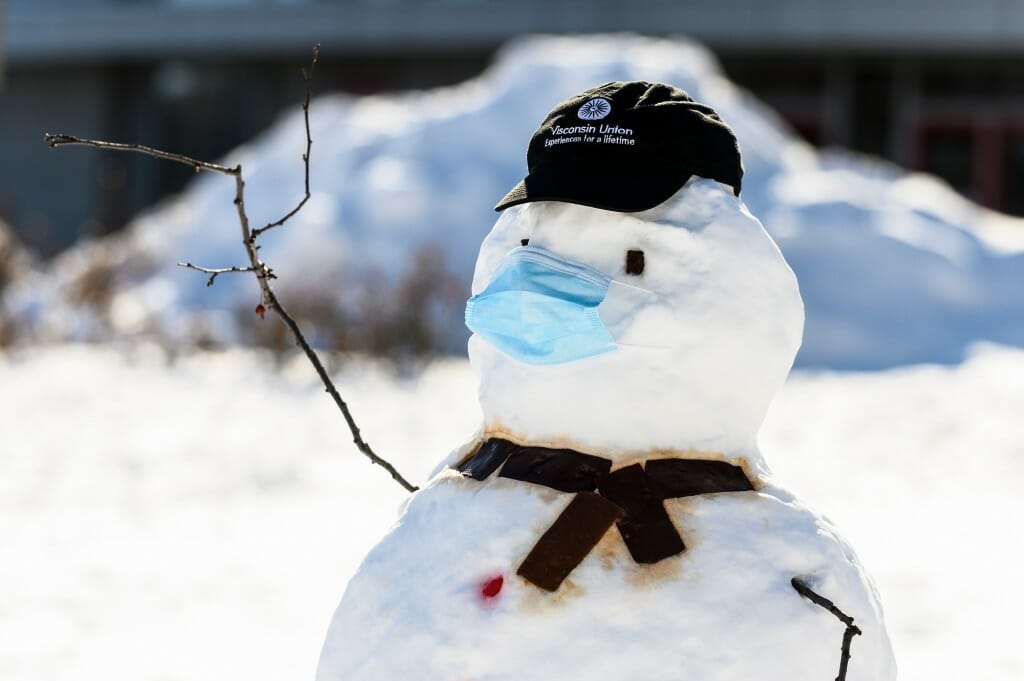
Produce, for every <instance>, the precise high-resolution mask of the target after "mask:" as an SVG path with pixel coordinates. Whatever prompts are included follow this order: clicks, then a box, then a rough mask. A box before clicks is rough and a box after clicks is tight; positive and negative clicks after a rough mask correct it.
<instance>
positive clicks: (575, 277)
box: [466, 246, 615, 364]
mask: <svg viewBox="0 0 1024 681" xmlns="http://www.w3.org/2000/svg"><path fill="white" fill-rule="evenodd" d="M610 284H611V277H609V276H608V275H607V274H604V273H603V272H601V271H599V270H596V269H594V268H592V267H589V266H587V265H584V264H582V263H578V262H575V261H572V260H569V259H567V258H563V257H561V256H559V255H556V254H554V253H552V252H551V251H547V250H545V249H542V248H537V247H535V246H524V247H522V248H517V249H515V250H514V251H512V252H511V253H510V254H509V255H508V256H507V258H506V262H505V265H504V267H503V268H502V269H501V270H500V272H499V273H498V275H497V276H496V277H495V278H494V281H492V282H491V283H490V285H489V286H488V287H487V288H486V289H485V290H483V291H482V292H480V293H479V294H477V295H475V296H473V297H472V298H470V300H469V302H468V303H467V305H466V326H468V327H469V328H470V330H472V331H473V332H474V333H475V334H477V335H478V336H480V337H481V338H483V339H484V340H486V341H488V342H489V343H491V344H492V345H494V346H495V347H496V348H498V349H499V350H501V351H502V352H504V353H505V354H507V355H510V356H511V357H513V358H514V359H517V360H519V361H521V362H524V363H527V364H561V363H564V362H571V361H574V360H578V359H583V358H585V357H591V356H593V355H599V354H602V353H605V352H610V351H612V350H614V349H615V342H614V340H613V339H612V336H611V334H610V333H609V332H608V330H607V329H606V328H605V326H604V322H602V321H601V317H600V316H599V315H598V313H597V307H598V305H600V304H601V301H603V300H604V298H605V295H606V294H607V292H608V286H609V285H610Z"/></svg>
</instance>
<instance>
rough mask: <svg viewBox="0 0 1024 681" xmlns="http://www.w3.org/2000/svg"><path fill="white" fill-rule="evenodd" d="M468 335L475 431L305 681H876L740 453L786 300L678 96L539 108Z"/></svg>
mask: <svg viewBox="0 0 1024 681" xmlns="http://www.w3.org/2000/svg"><path fill="white" fill-rule="evenodd" d="M527 161H528V166H529V175H528V176H527V177H526V178H525V179H524V180H523V182H521V183H520V184H519V185H517V186H516V187H515V188H513V190H512V191H511V192H509V194H508V195H507V196H506V197H505V198H504V199H503V200H502V202H501V203H499V204H498V207H497V208H498V210H500V211H501V215H500V217H499V218H498V220H497V223H496V224H495V225H494V228H493V229H492V230H491V232H490V234H489V235H488V236H487V237H486V239H485V240H484V243H483V245H482V246H481V249H480V256H479V259H478V261H477V265H476V271H475V274H474V279H473V290H472V293H473V295H472V298H471V299H470V300H469V303H468V305H467V309H466V322H467V325H468V326H469V328H470V329H471V330H472V331H473V336H472V337H471V339H470V342H469V354H470V360H471V363H472V365H473V367H474V369H475V371H476V373H477V375H478V377H479V385H480V392H479V396H480V403H481V405H482V408H483V413H484V423H483V426H482V428H481V430H480V432H479V433H478V435H477V436H476V437H474V438H473V439H472V441H471V442H469V443H468V444H467V445H465V446H464V447H462V448H460V449H458V450H456V451H455V452H454V453H453V454H452V455H451V456H450V457H449V458H448V460H447V461H446V462H445V463H444V465H443V466H442V467H441V468H440V470H439V471H438V472H437V473H436V474H435V475H434V477H433V478H432V479H431V480H430V482H429V483H428V484H427V485H425V486H424V488H423V489H421V490H420V491H418V492H417V493H415V494H414V495H413V496H412V497H410V498H409V500H408V501H407V502H406V503H405V505H404V508H403V509H402V511H401V513H400V517H399V519H398V521H397V522H396V524H395V525H394V526H393V527H392V528H391V530H390V532H389V533H388V534H387V535H386V536H385V537H384V538H383V539H382V540H381V541H380V543H379V544H377V546H376V547H375V548H374V549H373V550H371V551H370V553H369V555H368V556H367V557H366V559H365V560H364V561H363V563H362V565H361V567H360V568H359V570H358V571H357V573H356V574H355V576H353V577H352V579H351V581H350V582H349V584H348V588H347V589H346V591H345V594H344V596H343V598H342V600H341V603H340V605H339V606H338V609H337V611H336V613H335V615H334V618H333V620H332V622H331V625H330V629H329V631H328V634H327V639H326V642H325V644H324V648H323V652H322V655H321V658H320V664H319V669H318V677H317V678H318V679H319V681H394V680H399V679H410V680H411V679H416V680H418V681H513V680H514V681H533V680H563V679H574V678H582V679H590V680H604V679H608V680H616V681H627V680H633V679H637V680H639V679H643V680H653V681H684V680H685V681H738V680H741V679H742V680H748V679H758V681H827V680H829V679H840V680H841V681H868V680H871V681H882V680H889V679H894V678H895V663H894V661H893V655H892V650H891V647H890V644H889V640H888V636H887V634H886V631H885V626H884V623H883V618H882V611H881V607H880V605H879V600H878V596H877V594H876V592H875V590H874V588H873V586H872V585H871V582H870V580H869V578H868V577H867V575H866V574H865V572H864V570H863V568H862V567H861V565H860V563H859V562H858V560H857V557H856V555H855V554H854V552H853V550H852V549H851V548H850V547H849V545H848V544H847V543H846V542H845V541H844V540H843V539H842V538H841V537H840V535H839V534H838V532H837V531H836V529H835V528H834V527H833V526H832V524H831V523H829V521H828V520H826V519H825V518H823V517H822V516H820V515H817V514H816V513H814V512H813V511H811V510H810V509H808V508H807V507H806V506H805V505H803V504H802V503H801V502H800V500H799V499H797V498H796V497H795V496H794V495H793V494H792V493H790V492H789V491H787V490H786V489H785V488H783V487H782V486H781V485H780V484H779V483H778V482H776V481H775V480H774V479H773V478H772V476H771V473H770V471H769V469H768V468H767V466H766V465H765V462H764V460H763V458H762V456H761V453H760V451H759V449H758V446H757V432H758V429H759V427H760V424H761V421H762V419H763V418H764V415H765V412H766V410H767V408H768V404H769V402H770V400H771V399H772V397H773V395H774V394H775V393H776V392H777V391H778V389H779V388H780V387H781V385H782V383H783V382H784V380H785V378H786V375H787V373H788V371H789V369H790V366H791V365H792V362H793V358H794V355H795V354H796V351H797V348H798V347H799V345H800V338H801V333H802V327H803V305H802V302H801V299H800V293H799V290H798V288H797V282H796V279H795V277H794V275H793V272H792V271H791V270H790V268H789V267H788V265H787V264H786V262H785V260H784V259H783V257H782V255H781V254H780V252H779V250H778V248H777V247H776V245H775V243H774V242H773V241H772V240H771V238H770V237H769V236H768V234H767V233H766V232H765V231H764V229H763V228H762V226H761V224H760V223H759V222H758V220H757V219H756V218H755V217H754V216H753V215H751V214H750V212H749V211H748V210H747V208H746V206H745V205H744V204H743V203H742V202H741V201H740V200H739V198H738V197H739V193H740V186H741V178H742V173H743V171H742V165H741V162H740V155H739V149H738V145H737V142H736V139H735V137H734V135H733V133H732V131H731V129H730V128H729V127H728V126H727V125H726V124H725V123H724V122H722V121H721V119H720V118H719V117H718V116H717V115H716V114H715V112H714V111H713V110H712V109H711V108H710V107H707V106H705V105H702V104H699V103H696V102H694V101H693V100H691V99H690V97H688V96H687V94H686V93H684V92H682V91H681V90H678V89H676V88H673V87H670V86H667V85H662V84H651V83H646V82H627V83H623V82H614V83H608V84H605V85H602V86H599V87H597V88H594V89H591V90H588V91H586V92H583V93H581V94H579V95H577V96H575V97H573V98H571V99H569V100H567V101H565V102H563V103H562V104H560V105H558V106H557V107H555V109H554V110H553V111H552V112H551V113H550V114H549V115H548V117H547V118H546V119H545V121H544V122H543V124H542V125H541V127H540V128H539V129H538V130H537V132H536V133H535V134H534V136H533V138H532V140H531V142H530V146H529V152H528V155H527Z"/></svg>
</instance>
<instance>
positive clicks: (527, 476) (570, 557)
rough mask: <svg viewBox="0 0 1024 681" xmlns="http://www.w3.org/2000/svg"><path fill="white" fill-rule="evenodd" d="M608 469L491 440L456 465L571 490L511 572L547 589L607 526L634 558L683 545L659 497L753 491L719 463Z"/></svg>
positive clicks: (573, 454) (737, 471)
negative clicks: (562, 506) (616, 530)
mask: <svg viewBox="0 0 1024 681" xmlns="http://www.w3.org/2000/svg"><path fill="white" fill-rule="evenodd" d="M503 464H504V465H503ZM611 466H612V462H611V460H609V459H605V458H603V457H599V456H593V455H591V454H584V453H582V452H577V451H575V450H572V449H552V448H548V447H530V446H520V445H517V444H515V443H513V442H510V441H508V440H502V439H500V438H491V439H489V440H487V441H486V442H484V443H483V444H482V445H481V446H480V448H479V449H478V450H477V451H476V453H475V454H474V455H473V456H472V457H470V458H469V459H467V460H466V461H464V462H463V463H462V464H460V465H459V466H458V467H457V470H458V471H459V472H461V473H462V474H463V475H464V476H466V477H469V478H473V479H475V480H485V479H487V478H488V477H489V476H490V475H491V474H492V473H494V471H496V470H498V468H501V472H500V473H499V475H500V477H503V478H510V479H513V480H522V481H524V482H530V483H533V484H537V485H544V486H545V487H550V488H552V489H556V490H559V491H562V492H575V493H576V496H575V497H574V498H573V500H572V501H571V502H570V503H569V505H568V506H566V508H565V509H564V510H563V511H562V513H561V514H560V515H559V516H558V518H557V519H556V520H555V522H554V524H553V525H552V526H551V527H550V528H548V530H547V531H546V532H545V533H544V534H543V535H541V537H540V539H538V540H537V543H536V544H535V545H534V547H533V549H532V550H531V551H530V553H529V555H527V557H526V559H525V560H524V561H523V563H522V564H521V565H520V566H519V570H518V572H517V574H519V575H520V576H521V577H523V578H525V579H527V580H528V581H530V582H532V583H533V584H535V585H537V586H538V587H540V588H541V589H545V590H547V591H555V590H557V589H558V587H559V586H561V584H562V582H563V581H564V580H565V578H566V577H568V576H569V574H570V573H571V572H572V571H573V570H574V569H575V568H576V566H577V565H579V564H580V562H582V561H583V559H584V558H586V557H587V554H589V553H590V551H591V550H592V549H593V548H594V546H595V545H597V542H599V541H600V540H601V537H603V536H604V534H605V532H607V531H608V528H610V527H611V526H612V523H616V524H617V526H618V528H619V534H620V535H622V539H623V541H624V542H625V543H626V548H628V549H629V553H630V555H631V556H632V557H633V560H635V561H636V562H637V563H657V562H658V561H660V560H663V559H665V558H668V557H670V556H674V555H676V554H678V553H681V552H682V551H684V550H685V549H686V545H685V544H684V543H683V540H682V538H681V537H680V536H679V532H678V531H677V530H676V528H675V526H674V525H673V524H672V520H671V519H670V518H669V517H668V513H667V512H666V511H665V505H664V503H663V500H665V499H673V498H677V497H685V496H692V495H696V494H713V493H717V492H742V491H749V490H752V489H754V487H753V485H752V484H751V483H750V480H749V479H748V478H747V476H746V474H745V473H744V472H743V469H741V468H740V467H739V466H734V465H732V464H729V463H726V462H724V461H709V460H703V459H652V460H650V461H647V462H646V463H645V464H644V465H641V464H638V463H637V464H632V465H630V466H624V467H623V468H619V469H617V470H615V471H612V470H611ZM595 490H596V491H598V492H599V494H595V493H594V492H595Z"/></svg>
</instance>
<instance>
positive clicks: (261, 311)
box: [256, 303, 267, 319]
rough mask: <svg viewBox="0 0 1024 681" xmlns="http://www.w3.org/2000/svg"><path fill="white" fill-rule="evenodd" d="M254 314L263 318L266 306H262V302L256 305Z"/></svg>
mask: <svg viewBox="0 0 1024 681" xmlns="http://www.w3.org/2000/svg"><path fill="white" fill-rule="evenodd" d="M256 314H258V315H259V316H260V319H263V315H265V314H267V308H265V307H263V303H260V304H259V305H257V306H256Z"/></svg>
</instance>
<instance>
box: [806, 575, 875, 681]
mask: <svg viewBox="0 0 1024 681" xmlns="http://www.w3.org/2000/svg"><path fill="white" fill-rule="evenodd" d="M789 583H790V584H792V585H793V588H794V589H796V592H797V593H798V594H800V595H801V596H803V597H804V598H806V599H807V600H809V601H811V602H812V603H814V604H815V605H817V606H819V607H822V608H824V609H825V610H828V611H829V612H830V613H832V614H833V615H834V616H835V618H836V619H838V620H839V621H840V622H842V623H843V624H845V625H846V631H844V632H843V643H842V648H841V650H840V656H839V676H837V677H836V681H846V670H847V666H848V665H849V664H850V644H851V643H852V642H853V637H854V636H860V635H861V630H860V627H858V626H857V625H856V624H854V623H853V618H852V617H850V616H849V615H847V614H846V613H845V612H843V611H842V610H840V609H839V608H837V607H836V604H835V603H833V602H832V601H830V600H829V599H827V598H825V597H824V596H822V595H821V594H818V593H815V591H814V590H813V589H811V587H810V586H808V585H807V582H805V581H803V580H802V579H800V578H799V577H794V578H793V579H791V580H790V581H789Z"/></svg>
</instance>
